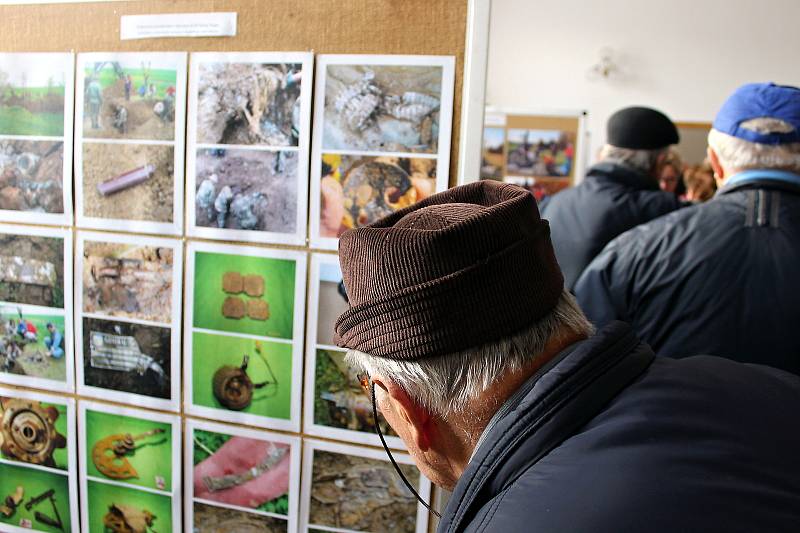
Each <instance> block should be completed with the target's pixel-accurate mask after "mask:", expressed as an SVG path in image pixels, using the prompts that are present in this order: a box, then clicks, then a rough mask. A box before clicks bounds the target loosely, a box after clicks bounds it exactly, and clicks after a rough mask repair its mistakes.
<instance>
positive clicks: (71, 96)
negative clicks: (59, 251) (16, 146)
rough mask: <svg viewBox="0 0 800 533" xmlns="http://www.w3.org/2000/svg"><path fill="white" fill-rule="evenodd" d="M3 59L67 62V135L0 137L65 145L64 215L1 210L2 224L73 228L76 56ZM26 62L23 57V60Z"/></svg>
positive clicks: (26, 53) (50, 53)
mask: <svg viewBox="0 0 800 533" xmlns="http://www.w3.org/2000/svg"><path fill="white" fill-rule="evenodd" d="M2 55H4V56H9V55H11V56H53V57H57V56H61V59H62V60H63V61H64V63H65V64H64V132H63V135H62V136H61V137H48V136H33V135H0V138H3V139H14V140H20V141H52V142H61V143H63V147H64V148H63V154H64V160H63V165H62V167H61V168H62V170H61V192H62V198H63V202H64V205H63V206H62V207H63V209H64V212H63V213H39V212H35V211H14V210H11V209H0V221H2V222H12V223H13V222H23V223H26V224H48V225H53V226H72V220H73V218H72V215H73V212H72V147H73V120H74V117H75V112H74V111H75V110H74V103H75V54H74V53H72V52H2ZM23 59H24V58H23Z"/></svg>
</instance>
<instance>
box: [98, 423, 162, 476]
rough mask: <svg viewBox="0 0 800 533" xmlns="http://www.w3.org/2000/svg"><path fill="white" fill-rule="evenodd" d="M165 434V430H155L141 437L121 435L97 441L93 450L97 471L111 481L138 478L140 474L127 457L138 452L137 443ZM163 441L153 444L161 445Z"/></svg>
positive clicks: (128, 434) (140, 435)
mask: <svg viewBox="0 0 800 533" xmlns="http://www.w3.org/2000/svg"><path fill="white" fill-rule="evenodd" d="M162 433H164V430H163V429H160V428H158V429H154V430H152V431H148V432H146V433H141V434H139V435H131V434H130V433H120V434H117V435H109V436H108V437H104V438H102V439H100V440H99V441H97V442H96V443H95V445H94V447H93V448H92V462H93V463H94V466H96V467H97V470H99V471H100V473H101V474H103V475H104V476H107V477H110V478H111V479H132V478H138V477H139V473H138V472H137V471H136V469H135V468H134V467H133V465H131V463H130V461H128V459H127V457H126V456H127V455H130V453H131V452H133V451H134V450H136V448H137V446H136V442H137V441H140V440H142V439H146V438H147V437H151V436H153V435H160V434H162ZM162 442H164V441H163V440H162V441H160V442H157V443H153V444H161V443H162Z"/></svg>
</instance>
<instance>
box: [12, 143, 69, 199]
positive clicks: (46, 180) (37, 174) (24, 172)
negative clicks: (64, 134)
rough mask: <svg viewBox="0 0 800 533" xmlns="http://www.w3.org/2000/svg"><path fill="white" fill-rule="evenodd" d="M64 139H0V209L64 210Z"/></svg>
mask: <svg viewBox="0 0 800 533" xmlns="http://www.w3.org/2000/svg"><path fill="white" fill-rule="evenodd" d="M63 177H64V143H63V142H52V141H19V140H10V139H5V140H0V209H7V210H10V211H34V212H39V213H63V212H64V190H63V187H64V181H63Z"/></svg>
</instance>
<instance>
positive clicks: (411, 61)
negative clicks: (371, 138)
mask: <svg viewBox="0 0 800 533" xmlns="http://www.w3.org/2000/svg"><path fill="white" fill-rule="evenodd" d="M331 65H357V66H422V67H441V69H442V92H441V94H440V97H441V98H440V110H439V140H438V144H437V146H438V151H437V152H436V153H435V154H424V153H413V152H375V151H364V150H326V149H325V148H324V147H323V146H322V137H323V131H324V128H325V88H326V82H327V74H328V66H331ZM454 91H455V56H426V55H371V54H344V55H340V54H321V55H318V56H317V62H316V76H315V80H314V96H315V98H314V131H313V132H312V133H313V137H312V144H311V171H310V179H311V188H310V190H311V194H310V201H309V212H310V216H309V242H310V244H311V247H312V248H318V249H321V250H336V249H337V247H338V243H339V239H338V238H336V237H322V236H321V235H320V231H319V226H320V224H319V223H320V212H321V207H320V180H321V179H322V165H321V162H322V155H323V154H328V153H335V154H341V155H355V156H367V157H369V156H372V157H381V156H383V157H402V158H407V159H435V160H436V192H442V191H444V190H446V189H447V186H448V183H449V177H450V143H451V140H452V129H453V106H454V101H453V97H454Z"/></svg>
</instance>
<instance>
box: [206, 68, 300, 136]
mask: <svg viewBox="0 0 800 533" xmlns="http://www.w3.org/2000/svg"><path fill="white" fill-rule="evenodd" d="M301 69H302V65H300V64H289V63H280V64H259V63H206V64H202V65H200V79H199V81H198V83H197V142H199V143H201V144H259V145H268V146H297V141H298V135H299V129H300V86H301V79H302V72H301ZM309 81H310V77H309Z"/></svg>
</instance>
